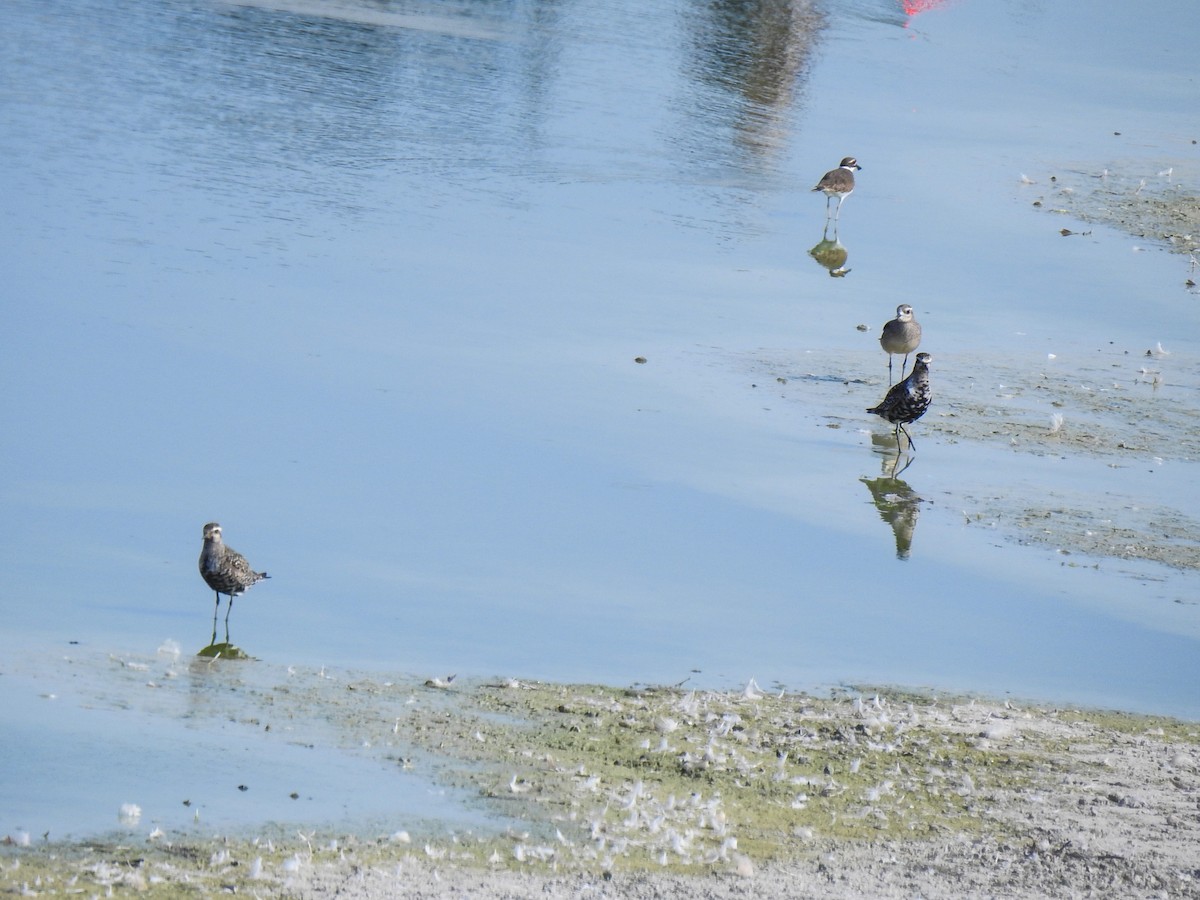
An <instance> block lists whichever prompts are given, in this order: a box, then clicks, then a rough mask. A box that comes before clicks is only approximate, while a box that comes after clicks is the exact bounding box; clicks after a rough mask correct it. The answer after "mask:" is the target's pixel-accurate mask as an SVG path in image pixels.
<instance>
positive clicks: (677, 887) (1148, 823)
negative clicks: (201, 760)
mask: <svg viewBox="0 0 1200 900" xmlns="http://www.w3.org/2000/svg"><path fill="white" fill-rule="evenodd" d="M206 665H207V664H206ZM217 665H224V666H227V667H234V668H233V670H232V671H233V672H234V673H235V674H234V675H232V676H229V675H226V676H225V679H224V684H223V691H224V693H225V696H226V697H227V698H229V701H230V702H231V703H237V704H240V705H241V708H240V710H239V716H240V717H241V718H242V719H243V720H244V721H246V722H247V723H249V722H250V721H253V722H254V725H253V726H249V725H248V726H247V727H248V729H249V728H251V727H252V728H253V729H254V730H255V731H257V730H258V729H260V728H266V727H269V728H270V729H272V730H275V731H278V730H280V729H282V730H285V731H290V732H293V733H295V734H297V735H306V734H308V733H309V731H308V729H309V728H310V727H312V726H313V725H314V724H315V723H318V722H319V723H320V728H321V729H322V732H323V733H328V734H331V735H334V736H335V737H331V738H330V739H331V740H334V741H335V742H337V743H339V744H340V746H342V747H343V748H345V750H346V752H348V753H356V754H369V755H375V756H377V757H379V758H380V759H382V760H385V761H388V762H390V763H393V764H394V770H393V772H392V773H391V774H389V775H386V776H383V777H384V778H385V780H386V778H389V777H390V778H397V779H401V778H404V777H406V775H405V773H406V772H407V771H413V770H415V771H419V772H423V773H425V774H431V775H433V776H434V777H435V778H436V779H437V780H438V781H440V782H442V783H443V784H445V785H452V786H456V787H458V788H463V789H466V792H467V793H468V794H469V795H472V796H474V797H476V798H477V799H476V801H473V802H477V803H478V804H480V806H481V807H482V808H483V809H484V810H486V811H488V812H489V813H491V814H494V815H495V816H496V818H495V819H494V824H490V825H483V826H481V827H478V828H471V829H458V830H454V831H450V830H448V829H446V828H445V827H444V826H430V827H428V828H426V829H424V830H421V829H415V828H414V829H411V830H404V829H397V830H389V828H388V827H385V826H378V825H368V824H364V825H362V826H361V827H345V828H338V829H333V830H331V829H323V828H322V827H321V826H320V823H309V824H301V825H297V826H296V827H292V826H284V825H279V824H273V825H271V826H269V827H263V828H262V829H261V830H259V831H257V832H253V831H246V832H245V833H237V834H212V835H208V836H204V837H200V836H197V835H196V834H194V833H193V834H187V835H177V834H172V833H170V832H167V833H163V832H162V831H161V830H160V829H154V830H152V831H151V830H150V829H148V828H147V829H146V833H145V834H139V835H137V836H133V835H131V834H128V833H127V834H125V835H123V836H122V837H121V838H120V839H111V840H110V839H104V840H84V841H76V842H70V843H66V844H61V843H53V842H43V841H41V840H40V839H39V838H38V837H36V836H33V837H31V836H29V835H9V836H8V843H9V846H7V847H5V848H4V851H3V857H2V862H3V866H2V868H3V873H4V875H3V879H2V881H0V884H2V885H3V887H4V889H5V890H7V891H9V892H11V893H15V894H22V893H30V894H38V895H46V896H52V895H64V894H67V893H72V894H75V893H82V894H83V895H85V896H86V895H97V894H102V893H105V892H107V891H109V890H110V889H111V890H112V891H113V892H114V893H118V894H120V893H124V892H129V893H133V892H136V893H138V894H140V895H143V896H163V897H166V896H189V895H195V896H211V895H214V894H218V893H227V892H238V893H246V894H248V895H251V896H291V897H326V896H340V897H367V896H403V897H451V896H463V895H470V896H476V897H524V896H530V897H532V896H540V897H546V896H550V897H563V896H572V897H574V896H586V895H597V896H646V897H649V896H672V895H680V896H683V895H686V896H696V897H726V896H730V897H732V896H739V897H740V896H794V897H809V896H813V897H815V896H821V897H866V896H870V897H892V896H897V897H898V896H912V895H914V894H919V895H921V896H925V897H961V896H966V895H971V894H978V893H987V894H989V895H993V896H1034V895H1036V896H1079V895H1097V896H1098V895H1107V896H1123V897H1141V896H1145V897H1153V896H1165V895H1169V896H1173V897H1183V896H1200V864H1198V863H1197V860H1196V856H1195V848H1196V847H1197V846H1200V766H1198V760H1200V725H1197V724H1194V723H1187V722H1180V721H1173V720H1168V719H1161V718H1150V717H1142V716H1130V715H1124V714H1116V713H1104V712H1096V711H1081V710H1073V709H1054V708H1047V707H1034V706H1025V705H1020V704H1015V703H1012V702H999V703H997V702H991V701H985V700H972V699H968V698H958V697H956V698H950V697H938V696H934V695H929V694H907V693H899V692H895V691H889V690H883V689H880V690H874V689H863V690H858V689H855V690H846V691H838V692H835V693H834V694H833V695H828V696H813V695H809V694H806V693H794V692H787V691H782V690H768V689H764V688H761V687H759V686H758V685H757V684H755V683H754V682H751V683H749V684H747V685H746V686H745V687H744V688H742V689H739V690H729V691H708V690H692V689H689V688H688V686H687V685H686V684H684V685H680V686H673V687H635V688H628V689H620V688H609V687H599V686H592V685H553V684H540V683H529V682H524V681H516V680H508V679H506V680H502V681H491V682H486V681H478V682H467V683H463V682H462V680H459V679H455V680H431V681H428V682H424V683H422V682H420V681H407V682H406V681H403V680H384V679H380V678H378V677H377V676H369V675H365V674H363V673H353V672H336V671H334V672H329V671H323V672H320V673H317V672H300V671H296V670H294V669H293V670H290V671H285V670H282V669H280V670H272V671H271V672H270V677H269V678H268V681H271V680H274V681H275V684H274V686H273V687H270V688H264V687H263V683H262V681H261V678H262V675H263V672H262V668H263V665H264V664H261V663H244V662H225V663H217ZM247 666H249V667H254V668H255V669H257V670H258V671H256V672H255V675H254V680H255V683H254V684H251V683H250V682H249V681H247V682H246V683H245V684H242V683H241V681H240V676H238V675H237V674H236V673H237V672H238V671H239V670H238V669H237V668H236V667H247ZM241 671H244V672H246V673H249V672H250V671H251V670H250V669H242V670H241ZM314 777H315V778H319V774H318V773H314ZM382 789H385V787H384V786H383V785H381V790H382Z"/></svg>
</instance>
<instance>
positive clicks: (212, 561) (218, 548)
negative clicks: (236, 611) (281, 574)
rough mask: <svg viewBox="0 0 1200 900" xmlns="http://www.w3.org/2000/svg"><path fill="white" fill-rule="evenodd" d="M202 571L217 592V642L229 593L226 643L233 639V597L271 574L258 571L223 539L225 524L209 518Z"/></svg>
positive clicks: (208, 583)
mask: <svg viewBox="0 0 1200 900" xmlns="http://www.w3.org/2000/svg"><path fill="white" fill-rule="evenodd" d="M200 575H201V576H202V577H203V578H204V583H205V584H207V585H208V586H209V587H210V588H212V589H213V590H214V591H215V592H216V595H217V603H216V606H214V607H213V633H212V642H213V643H214V644H215V643H216V642H217V613H218V612H220V610H221V595H222V594H226V595H228V597H229V606H228V607H227V608H226V610H225V643H227V644H228V643H229V614H230V613H231V612H233V598H234V597H236V596H237V595H238V594H243V593H245V592H246V590H247V589H248V588H250V587H252V586H254V585H256V584H258V583H259V582H260V581H262V580H263V579H264V578H270V577H271V576H270V575H268V574H267V573H266V572H255V571H254V570H253V569H252V568H250V563H248V562H246V557H244V556H242V554H240V553H238V552H237V551H236V550H234V549H233V548H232V547H228V546H226V545H225V542H224V541H223V540H221V526H220V525H218V524H217V523H216V522H209V523H208V524H207V525H205V526H204V546H203V547H202V548H201V549H200Z"/></svg>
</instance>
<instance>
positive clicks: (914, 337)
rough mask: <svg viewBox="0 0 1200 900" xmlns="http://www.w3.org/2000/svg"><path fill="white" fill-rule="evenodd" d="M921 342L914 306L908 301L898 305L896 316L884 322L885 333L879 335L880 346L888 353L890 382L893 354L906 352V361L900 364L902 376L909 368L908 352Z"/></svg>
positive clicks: (890, 379)
mask: <svg viewBox="0 0 1200 900" xmlns="http://www.w3.org/2000/svg"><path fill="white" fill-rule="evenodd" d="M920 344H921V323H920V322H918V321H917V320H916V319H914V318H913V308H912V307H911V306H909V305H908V304H907V303H901V304H900V305H899V306H897V307H896V318H894V319H888V320H887V321H886V322H885V323H884V324H883V333H882V334H880V335H879V346H881V347H882V348H883V349H884V350H885V351H886V352H887V355H888V384H891V383H892V354H900V353H903V354H904V363H903V364H902V365H901V366H900V377H901V378H903V377H904V370H905V369H907V368H908V354H910V353H912V352H913V351H914V350H916V349H917V347H919V346H920Z"/></svg>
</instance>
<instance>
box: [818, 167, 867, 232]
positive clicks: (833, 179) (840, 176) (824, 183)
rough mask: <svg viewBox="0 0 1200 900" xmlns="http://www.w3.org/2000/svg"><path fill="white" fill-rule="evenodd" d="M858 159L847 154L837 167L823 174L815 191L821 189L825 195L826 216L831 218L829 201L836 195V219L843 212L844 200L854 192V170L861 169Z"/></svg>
mask: <svg viewBox="0 0 1200 900" xmlns="http://www.w3.org/2000/svg"><path fill="white" fill-rule="evenodd" d="M861 168H862V166H860V165H859V164H858V160H857V159H855V158H854V157H853V156H847V157H846V158H845V159H843V160H842V161H841V163H840V164H839V165H838V167H837V168H836V169H830V170H829V171H828V172H826V173H825V174H824V175H822V176H821V180H820V181H818V182H817V186H816V187H814V188H813V190H814V191H820V192H821V193H822V194H824V195H825V218H826V219H828V218H829V201H830V200H832V199H833V198H834V197H837V198H838V205H837V214H836V215H835V216H834V218H835V219H836V218H837V217H838V216H840V215H841V214H842V201H844V200H845V199H846V198H847V197H849V196H850V195H851V194H852V193H854V171H855V170H856V169H861Z"/></svg>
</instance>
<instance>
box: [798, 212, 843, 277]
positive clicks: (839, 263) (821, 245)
mask: <svg viewBox="0 0 1200 900" xmlns="http://www.w3.org/2000/svg"><path fill="white" fill-rule="evenodd" d="M808 255H809V256H811V257H812V258H813V259H815V260H816V261H817V262H818V263H820V264H821V265H822V266H824V267H825V268H826V269H828V270H829V276H830V277H831V278H845V277H846V276H847V275H849V274H850V270H849V269H847V268H846V260H847V259H849V257H850V251H849V250H847V249H846V245H845V244H843V243H842V242H841V241H839V240H838V231H837V223H836V222H834V223H833V237H832V239H831V238H830V237H829V221H828V220H826V222H825V230H824V231H822V232H821V240H819V241H817V244H816V246H815V247H813V248H812V249H811V250H809V251H808Z"/></svg>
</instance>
